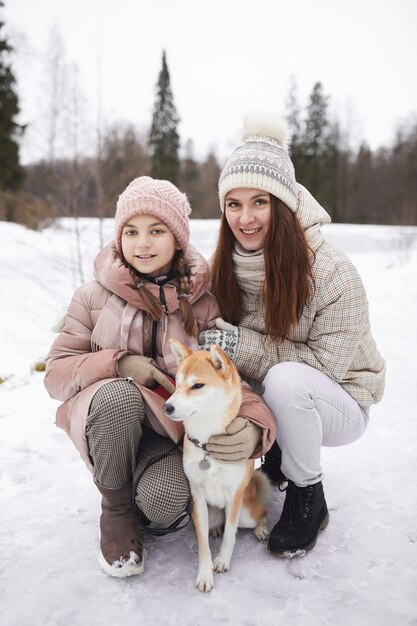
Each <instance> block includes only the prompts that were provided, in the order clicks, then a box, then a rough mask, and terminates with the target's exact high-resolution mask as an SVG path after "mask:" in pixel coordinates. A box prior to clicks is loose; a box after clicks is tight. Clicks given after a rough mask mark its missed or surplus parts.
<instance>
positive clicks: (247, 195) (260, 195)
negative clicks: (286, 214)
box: [225, 188, 271, 251]
mask: <svg viewBox="0 0 417 626" xmlns="http://www.w3.org/2000/svg"><path fill="white" fill-rule="evenodd" d="M225 215H226V219H227V223H228V224H229V226H230V229H231V231H232V233H233V235H234V236H235V238H236V239H237V241H238V242H239V243H240V245H241V246H242V247H243V248H245V250H250V251H254V250H260V249H261V248H263V246H264V243H265V237H266V234H267V232H268V227H269V224H270V223H271V199H270V196H269V193H267V192H266V191H261V190H260V189H245V188H239V189H232V190H231V191H229V192H228V194H227V195H226V198H225Z"/></svg>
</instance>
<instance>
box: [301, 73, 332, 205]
mask: <svg viewBox="0 0 417 626" xmlns="http://www.w3.org/2000/svg"><path fill="white" fill-rule="evenodd" d="M327 106H328V97H327V96H325V95H324V94H323V86H322V84H321V83H316V84H315V85H314V87H313V91H312V92H311V95H310V102H309V104H308V106H307V118H306V122H305V133H304V138H303V152H304V158H305V172H304V176H303V178H304V180H300V182H301V183H302V184H303V185H305V186H306V187H307V188H308V189H309V190H310V191H311V193H312V194H313V196H315V197H317V199H319V200H320V195H321V191H322V187H323V176H324V169H325V168H324V167H323V165H324V164H323V158H324V156H325V153H326V150H327V148H328V146H327V134H328V127H329V122H328V118H327Z"/></svg>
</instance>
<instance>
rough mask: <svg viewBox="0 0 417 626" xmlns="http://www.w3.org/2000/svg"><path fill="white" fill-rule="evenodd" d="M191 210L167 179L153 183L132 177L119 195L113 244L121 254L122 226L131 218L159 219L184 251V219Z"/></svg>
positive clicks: (187, 235) (146, 178) (186, 226)
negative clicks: (140, 216)
mask: <svg viewBox="0 0 417 626" xmlns="http://www.w3.org/2000/svg"><path fill="white" fill-rule="evenodd" d="M190 213H191V207H190V205H189V203H188V200H187V196H186V195H185V194H183V193H181V192H180V191H179V190H178V189H177V188H176V187H175V185H173V184H172V183H170V182H169V181H167V180H155V179H153V178H150V177H149V176H140V177H139V178H135V179H134V180H132V182H131V183H130V184H129V185H128V186H127V187H126V189H125V190H124V191H123V193H122V194H120V196H119V199H118V201H117V209H116V215H115V225H114V226H115V233H114V242H115V245H116V249H117V251H118V252H119V254H122V242H121V236H122V230H123V226H124V225H125V224H126V223H127V222H128V221H129V220H130V219H131V218H132V217H134V216H135V215H144V214H146V215H155V217H159V219H160V220H162V221H163V222H164V223H165V224H166V225H167V226H168V228H169V229H170V231H171V232H172V234H173V235H174V236H175V238H176V240H177V241H178V244H179V245H180V246H181V249H182V250H183V251H184V252H185V250H186V249H187V247H188V243H189V241H190V225H189V223H188V216H189V214H190Z"/></svg>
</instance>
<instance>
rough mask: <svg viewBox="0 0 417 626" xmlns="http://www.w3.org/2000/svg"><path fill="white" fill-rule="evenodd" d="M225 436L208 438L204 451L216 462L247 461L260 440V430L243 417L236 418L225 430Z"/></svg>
mask: <svg viewBox="0 0 417 626" xmlns="http://www.w3.org/2000/svg"><path fill="white" fill-rule="evenodd" d="M226 432H227V434H226V435H215V436H214V437H210V439H209V440H208V442H207V444H206V450H207V452H209V453H210V456H212V457H213V458H214V459H217V460H218V461H230V462H235V463H236V462H237V461H244V460H246V459H249V458H250V457H251V456H252V454H253V452H254V450H255V448H256V447H257V446H258V444H259V442H260V441H261V439H262V429H261V428H260V427H259V426H256V424H254V423H253V422H251V421H249V420H248V419H246V418H245V417H236V418H235V419H234V420H233V422H232V423H231V424H229V426H228V427H227V429H226Z"/></svg>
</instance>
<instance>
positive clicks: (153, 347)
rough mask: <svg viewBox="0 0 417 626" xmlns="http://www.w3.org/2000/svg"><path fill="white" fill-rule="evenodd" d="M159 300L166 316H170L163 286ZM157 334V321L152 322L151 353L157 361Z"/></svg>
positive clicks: (162, 318)
mask: <svg viewBox="0 0 417 626" xmlns="http://www.w3.org/2000/svg"><path fill="white" fill-rule="evenodd" d="M164 282H165V281H164ZM159 300H160V302H161V304H162V308H163V309H164V312H165V315H168V308H167V301H166V299H165V292H164V287H163V285H159ZM165 315H162V317H161V319H160V324H161V333H163V332H164V328H165ZM157 334H158V322H157V320H152V340H151V352H152V358H153V359H154V360H155V359H156V356H157V354H156V339H157Z"/></svg>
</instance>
